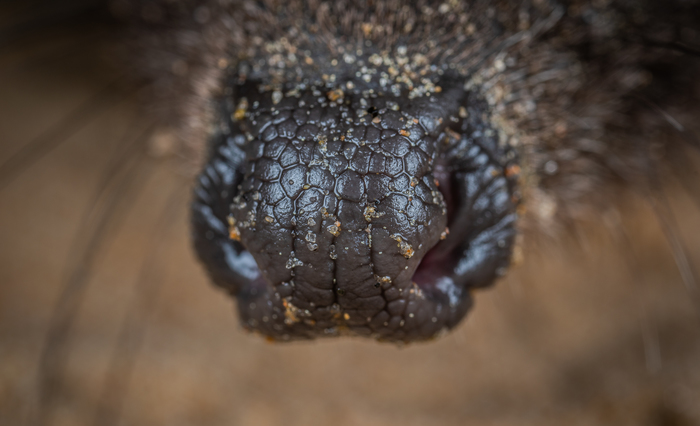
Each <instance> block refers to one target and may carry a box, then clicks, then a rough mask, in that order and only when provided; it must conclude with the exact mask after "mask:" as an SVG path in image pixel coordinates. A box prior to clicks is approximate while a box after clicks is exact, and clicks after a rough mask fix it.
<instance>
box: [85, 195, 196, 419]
mask: <svg viewBox="0 0 700 426" xmlns="http://www.w3.org/2000/svg"><path fill="white" fill-rule="evenodd" d="M184 198H185V194H183V191H182V186H177V188H176V189H175V190H173V191H172V193H171V194H170V196H169V197H168V200H167V202H166V203H165V207H164V208H163V211H162V212H161V214H160V220H159V221H158V226H157V228H156V230H155V232H154V235H153V237H152V238H151V239H150V241H151V242H152V244H151V246H150V247H149V249H148V253H149V254H148V256H147V257H146V258H145V259H144V261H143V263H142V266H141V271H140V273H139V278H138V279H137V281H136V284H135V286H136V287H135V289H136V290H135V294H134V295H133V296H132V297H131V300H130V301H129V302H128V308H127V313H126V316H125V317H124V320H123V322H122V324H121V327H120V330H119V335H118V337H117V343H116V346H115V349H114V351H113V352H112V356H111V359H110V362H109V367H108V371H107V377H106V379H105V382H104V384H103V386H102V391H101V393H100V397H99V399H98V402H97V405H96V409H95V413H94V416H93V421H92V424H94V425H95V426H109V425H116V424H118V422H119V419H120V416H121V411H122V408H123V405H124V400H125V398H126V395H127V392H128V387H129V382H130V379H131V375H132V372H133V369H134V365H135V363H136V358H137V356H138V353H139V351H140V349H141V346H142V343H143V336H144V334H145V329H146V323H147V322H148V319H149V318H150V315H151V313H152V311H153V306H154V304H155V302H156V300H157V297H158V294H159V290H160V288H161V287H162V284H163V280H162V278H160V275H161V274H162V271H159V268H157V266H158V260H159V258H160V257H162V252H163V249H164V248H165V241H166V237H167V235H168V234H170V233H171V232H172V230H173V228H174V227H175V225H176V224H177V223H178V222H177V215H178V214H179V213H181V212H182V210H181V209H178V206H181V205H183V199H184Z"/></svg>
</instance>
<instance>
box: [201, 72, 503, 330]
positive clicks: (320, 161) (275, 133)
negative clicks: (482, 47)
mask: <svg viewBox="0 0 700 426" xmlns="http://www.w3.org/2000/svg"><path fill="white" fill-rule="evenodd" d="M347 87H348V86H342V85H341V86H335V87H330V88H329V87H321V86H308V87H307V86H304V85H301V86H296V87H294V88H293V89H291V90H286V91H284V90H277V89H274V88H266V87H261V86H258V85H256V84H254V83H251V82H248V83H246V84H244V85H240V86H238V87H237V88H236V93H235V95H233V96H231V97H229V98H227V99H225V100H224V101H223V102H222V105H223V107H222V108H223V112H222V115H223V116H224V117H226V120H224V123H225V125H224V126H222V129H221V130H220V131H219V132H218V133H217V135H216V136H215V139H214V144H213V152H212V156H211V159H210V161H209V163H208V164H207V166H206V167H205V170H204V172H203V173H202V175H201V176H200V180H199V185H198V188H197V190H196V200H195V202H194V204H193V208H194V210H193V223H194V232H195V246H196V248H197V251H198V253H199V256H200V258H201V259H202V260H203V262H204V263H205V265H206V266H207V269H208V270H209V273H210V275H212V277H213V278H214V281H215V282H216V283H217V284H218V285H220V286H222V287H224V288H227V289H228V290H229V291H230V292H231V293H232V294H234V295H236V296H237V297H238V300H239V310H240V314H241V316H242V319H243V321H244V324H245V325H246V327H249V328H251V329H254V330H258V331H261V332H262V333H263V334H265V335H268V336H272V337H273V338H279V339H285V340H286V339H294V338H313V337H316V336H323V335H339V334H344V333H345V334H356V335H357V334H359V335H367V336H374V337H376V338H378V339H383V340H403V341H405V340H417V339H418V340H420V339H427V338H430V337H432V336H434V335H436V334H437V333H439V332H440V331H441V330H443V329H446V328H451V327H452V326H454V325H455V324H456V323H457V322H459V320H460V319H461V318H462V317H463V316H464V315H465V313H466V312H467V310H468V308H469V307H470V305H471V299H470V295H469V292H468V289H469V288H473V287H478V286H483V285H488V284H490V283H491V282H492V281H493V279H494V278H495V276H496V275H497V273H498V272H499V271H501V270H502V269H503V268H505V267H506V266H507V264H508V259H509V256H510V250H511V245H512V240H513V236H514V221H515V213H514V207H515V201H513V190H514V177H513V176H510V177H509V176H508V173H507V169H508V167H509V165H511V159H509V158H508V157H509V156H510V155H511V154H512V153H510V152H506V151H507V150H505V149H500V148H499V145H498V143H497V135H496V134H495V132H493V131H490V128H489V126H488V119H487V117H486V118H485V117H483V115H484V114H485V111H481V110H482V109H484V108H485V104H480V103H479V102H474V101H473V100H472V102H471V105H470V102H469V101H470V99H469V96H470V95H469V93H467V92H465V91H464V90H463V89H462V87H461V86H460V85H451V86H450V85H447V86H446V88H445V90H444V91H443V90H442V89H441V90H440V91H439V94H438V93H436V94H435V96H432V97H420V98H417V99H412V98H410V97H408V96H406V95H405V94H393V95H389V96H385V95H381V94H376V93H367V92H366V91H365V92H363V91H360V90H357V91H351V90H347ZM465 103H466V104H467V105H468V107H469V109H471V112H472V113H473V115H474V117H472V118H471V120H470V119H469V115H470V114H469V112H470V111H469V110H468V108H467V107H465V106H464V105H463V104H465ZM455 128H456V129H457V130H456V131H455V130H453V129H455ZM465 133H468V134H465ZM443 194H444V195H443ZM448 221H449V222H450V223H449V228H448ZM441 241H442V242H441ZM440 242H441V243H440ZM438 243H440V244H438ZM431 250H432V251H431Z"/></svg>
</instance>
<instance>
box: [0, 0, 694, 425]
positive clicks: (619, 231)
mask: <svg viewBox="0 0 700 426" xmlns="http://www.w3.org/2000/svg"><path fill="white" fill-rule="evenodd" d="M0 10H2V9H0ZM13 28H14V27H13ZM76 28H77V27H76ZM93 30H94V29H93ZM23 31H24V33H23V35H22V37H19V38H16V39H13V40H11V42H9V41H8V40H10V38H8V37H5V39H3V40H4V41H3V42H0V424H2V425H22V424H44V425H55V426H59V425H101V426H102V425H161V424H162V425H169V426H175V425H285V426H292V425H305V426H308V425H425V424H440V425H472V424H474V425H530V424H532V425H562V424H567V425H577V424H579V425H700V310H699V309H698V305H697V303H694V302H693V300H697V298H695V299H693V294H694V292H695V294H696V293H697V288H693V284H692V280H691V279H689V278H688V277H686V279H685V280H684V279H683V277H682V274H681V273H679V270H682V271H684V270H686V269H685V266H684V265H683V262H682V259H680V260H679V259H678V256H677V257H676V258H674V254H673V250H672V244H669V242H668V239H667V238H666V237H667V234H666V233H665V232H664V229H663V227H662V226H661V224H660V222H659V220H658V219H657V217H658V213H659V212H660V213H661V214H662V215H663V216H664V217H666V218H667V219H668V218H669V217H670V215H669V214H668V211H667V210H666V207H665V206H664V205H661V206H660V207H659V206H657V210H656V213H655V210H654V209H653V208H652V205H651V204H650V203H649V201H648V200H647V199H644V198H643V197H641V196H638V195H634V194H630V196H629V197H628V198H626V199H624V200H616V204H615V205H611V207H610V210H609V212H607V213H606V214H604V215H603V216H602V217H597V218H593V219H592V220H591V223H587V224H580V226H577V227H576V228H575V229H573V230H572V231H571V232H570V233H567V234H566V235H563V236H561V237H560V238H559V237H558V238H557V239H556V240H555V239H545V238H542V239H541V240H540V239H538V240H537V241H534V240H530V241H525V244H524V246H523V250H522V254H523V256H522V261H520V262H519V265H516V266H514V267H513V268H512V269H511V272H510V273H509V274H508V276H507V277H506V278H505V279H503V280H501V281H500V282H498V283H497V284H496V286H495V287H494V288H492V289H488V290H484V291H481V292H479V293H477V294H476V305H475V308H474V310H473V311H472V313H471V314H470V315H469V317H468V318H467V320H466V321H465V322H463V323H462V324H461V325H460V326H459V327H457V328H456V329H455V330H454V331H453V332H452V333H450V334H448V335H446V336H444V337H442V338H440V339H438V340H436V341H434V342H430V343H423V344H412V345H407V346H404V347H397V346H394V345H391V344H381V343H377V342H373V341H369V340H360V339H352V338H342V339H333V340H325V341H316V342H308V343H293V344H273V343H268V342H266V341H265V340H264V339H263V338H261V337H259V336H257V335H251V334H248V333H246V332H244V331H243V330H242V329H241V328H240V326H239V324H238V321H237V318H236V313H235V308H234V306H233V303H232V302H231V300H230V299H229V298H228V297H227V296H226V295H225V294H223V293H222V292H220V291H218V290H216V289H215V288H213V287H212V286H211V285H210V284H209V283H208V280H207V278H206V277H205V274H204V272H203V269H202V268H201V267H200V266H199V265H198V264H197V262H196V259H195V258H194V255H193V252H192V250H191V248H190V242H189V227H188V202H189V196H190V180H191V171H190V170H189V169H188V167H187V166H186V163H187V161H186V160H185V159H182V158H179V157H178V156H177V155H172V153H171V150H170V149H169V147H170V143H169V137H170V136H169V135H168V133H167V132H165V131H163V130H161V129H154V128H153V127H152V125H151V124H150V123H148V122H146V121H145V120H144V119H143V117H141V115H140V114H139V113H138V111H137V109H136V108H135V106H134V102H133V101H134V100H133V99H131V98H132V97H131V96H128V95H124V94H123V92H119V91H114V88H113V86H112V82H113V80H114V78H115V77H114V76H113V75H111V74H110V73H109V72H106V71H104V70H103V69H102V68H100V67H99V66H98V65H97V62H96V61H94V58H93V57H92V56H91V55H90V54H88V53H86V52H87V50H86V47H85V46H86V45H88V44H89V40H87V39H86V38H85V34H86V33H85V32H83V31H82V30H80V29H76V31H75V32H67V33H61V35H60V36H56V37H50V38H49V37H40V36H36V37H34V36H33V33H32V32H31V28H30V30H28V31H29V32H27V31H25V30H23ZM2 34H4V35H5V36H7V35H8V34H10V35H12V34H16V31H15V32H14V33H8V32H4V33H2ZM693 156H695V157H693ZM689 157H690V158H695V160H696V161H697V160H698V158H697V153H691V152H689ZM665 185H666V186H665V188H664V191H665V193H666V195H667V198H668V207H669V209H670V211H671V212H672V213H673V217H674V218H675V219H674V220H673V221H670V220H669V221H667V223H671V225H673V222H675V227H674V226H672V228H673V229H675V230H676V232H675V233H676V234H677V236H678V237H679V241H681V242H682V244H683V245H684V246H685V248H686V253H687V257H688V260H689V263H690V265H691V267H693V266H692V265H694V267H695V268H696V269H697V267H698V265H700V215H699V214H698V213H699V212H700V208H699V205H698V199H697V198H696V199H693V198H692V197H691V196H689V195H688V194H687V193H686V192H684V191H682V190H681V189H680V188H679V187H678V186H679V185H678V183H677V182H675V181H673V180H669V181H668V182H666V184H665ZM662 223H663V222H662ZM673 229H672V231H673ZM679 262H680V263H681V268H680V269H679V267H678V263H679Z"/></svg>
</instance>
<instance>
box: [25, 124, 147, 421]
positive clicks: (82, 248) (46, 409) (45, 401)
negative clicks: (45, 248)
mask: <svg viewBox="0 0 700 426" xmlns="http://www.w3.org/2000/svg"><path fill="white" fill-rule="evenodd" d="M152 132H153V128H152V126H149V127H148V128H147V129H146V130H145V131H144V132H143V133H142V134H141V135H139V137H137V138H135V139H134V142H133V143H132V144H130V145H129V147H128V148H127V149H125V150H124V152H123V153H122V155H120V156H118V157H117V158H116V159H115V161H114V163H113V165H112V166H111V167H109V168H108V169H107V170H106V171H105V173H104V174H103V179H102V181H101V183H100V184H99V185H98V187H97V189H98V191H97V193H96V195H95V197H94V199H93V201H92V202H91V203H89V204H88V207H87V208H86V209H85V210H84V212H83V218H82V222H81V223H84V224H85V225H84V226H82V227H81V229H80V231H79V232H78V235H77V236H76V239H75V240H74V242H73V243H72V245H71V249H70V251H69V253H71V254H72V256H71V259H69V261H68V262H67V265H68V267H67V269H66V275H65V279H64V280H63V284H62V286H61V287H62V289H61V293H60V295H59V297H58V300H57V301H56V304H55V306H54V309H53V312H52V314H51V318H50V320H49V329H48V331H47V334H46V337H45V339H44V347H43V349H42V351H41V355H40V361H39V367H38V369H39V370H38V378H37V379H38V395H37V397H38V401H37V404H38V406H37V407H36V414H37V417H38V418H37V422H36V423H35V424H39V425H44V424H48V421H49V414H50V411H51V410H50V409H51V403H52V398H53V396H54V395H55V394H56V390H57V389H58V387H59V385H60V375H61V371H62V370H63V366H64V365H65V362H66V358H67V350H68V348H67V345H66V344H65V341H66V337H67V335H68V332H69V330H70V328H71V326H72V324H73V322H74V319H75V317H76V315H77V311H78V307H79V306H80V303H81V301H82V298H83V295H84V293H85V289H86V287H87V284H88V281H89V278H90V274H91V272H92V267H93V264H94V261H95V259H96V257H97V254H98V253H99V252H100V251H101V249H102V247H104V245H105V244H106V242H107V241H108V238H107V236H108V235H109V234H110V231H112V230H114V229H116V228H117V227H118V225H119V222H120V221H119V220H120V219H121V218H123V217H124V216H125V215H124V214H123V213H124V210H125V209H126V208H128V205H129V202H130V200H132V199H133V198H135V197H136V196H137V195H138V194H139V193H140V191H141V190H142V188H143V186H142V185H135V183H137V182H140V181H142V180H143V179H145V178H147V177H148V175H149V174H150V173H151V170H152V167H141V166H143V165H144V164H143V163H144V161H143V157H144V156H143V155H142V152H139V151H142V150H143V147H144V145H145V141H147V140H148V139H149V138H150V136H151V134H152ZM110 187H111V190H109V189H110Z"/></svg>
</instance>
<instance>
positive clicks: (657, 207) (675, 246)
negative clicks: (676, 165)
mask: <svg viewBox="0 0 700 426" xmlns="http://www.w3.org/2000/svg"><path fill="white" fill-rule="evenodd" d="M647 200H648V202H649V203H650V204H651V206H652V208H653V210H654V214H655V215H656V218H657V220H658V221H659V225H660V226H661V230H662V231H663V233H664V236H665V237H666V241H668V243H669V245H670V246H671V251H672V253H673V258H674V259H675V262H676V266H677V267H678V271H679V273H680V274H681V278H682V279H683V283H684V285H685V287H686V289H687V290H688V292H689V293H690V295H691V297H692V298H693V299H694V301H695V303H697V304H699V305H700V299H699V298H698V284H697V278H696V276H695V272H694V271H693V267H692V265H691V263H690V260H689V258H688V253H687V250H686V248H685V246H684V244H683V242H682V241H681V239H680V237H679V235H680V231H679V229H678V225H677V224H676V221H675V217H674V215H673V211H672V210H671V207H670V205H669V202H668V199H667V198H666V195H665V193H664V191H663V190H662V189H661V188H658V187H657V188H654V189H652V193H650V194H648V196H647Z"/></svg>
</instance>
